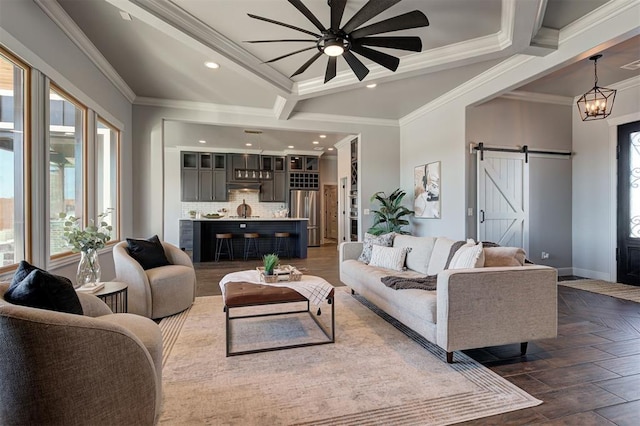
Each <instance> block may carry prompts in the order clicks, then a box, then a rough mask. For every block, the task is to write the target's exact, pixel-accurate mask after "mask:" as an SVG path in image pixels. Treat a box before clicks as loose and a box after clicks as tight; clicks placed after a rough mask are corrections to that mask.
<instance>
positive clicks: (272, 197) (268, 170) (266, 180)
mask: <svg viewBox="0 0 640 426" xmlns="http://www.w3.org/2000/svg"><path fill="white" fill-rule="evenodd" d="M260 163H261V164H260V166H261V168H262V180H261V182H262V185H261V186H260V201H262V202H279V203H284V202H285V201H286V193H287V186H286V185H287V179H286V173H285V171H284V169H285V158H284V157H272V156H262V157H261V158H260Z"/></svg>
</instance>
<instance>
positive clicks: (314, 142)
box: [312, 141, 320, 145]
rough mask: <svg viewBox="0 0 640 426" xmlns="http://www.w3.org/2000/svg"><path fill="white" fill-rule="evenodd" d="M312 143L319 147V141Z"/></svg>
mask: <svg viewBox="0 0 640 426" xmlns="http://www.w3.org/2000/svg"><path fill="white" fill-rule="evenodd" d="M312 143H313V144H314V145H318V144H319V143H320V142H318V141H313V142H312Z"/></svg>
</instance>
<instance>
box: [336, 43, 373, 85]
mask: <svg viewBox="0 0 640 426" xmlns="http://www.w3.org/2000/svg"><path fill="white" fill-rule="evenodd" d="M342 56H343V57H344V59H345V61H347V64H349V66H350V67H351V69H352V70H353V73H354V74H355V75H356V77H358V80H360V81H362V80H363V79H364V78H365V77H366V76H367V74H369V68H367V67H366V66H365V65H364V64H363V63H362V62H360V59H358V58H356V57H355V56H354V54H353V53H351V52H349V51H348V50H347V51H345V52H344V53H343V54H342Z"/></svg>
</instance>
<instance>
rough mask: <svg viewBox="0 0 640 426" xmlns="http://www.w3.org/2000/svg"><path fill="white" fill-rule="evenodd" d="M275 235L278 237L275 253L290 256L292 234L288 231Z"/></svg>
mask: <svg viewBox="0 0 640 426" xmlns="http://www.w3.org/2000/svg"><path fill="white" fill-rule="evenodd" d="M273 236H274V237H275V239H276V248H275V250H274V251H275V254H277V255H280V253H284V254H285V256H284V257H289V237H291V234H289V233H288V232H276V233H275V234H273Z"/></svg>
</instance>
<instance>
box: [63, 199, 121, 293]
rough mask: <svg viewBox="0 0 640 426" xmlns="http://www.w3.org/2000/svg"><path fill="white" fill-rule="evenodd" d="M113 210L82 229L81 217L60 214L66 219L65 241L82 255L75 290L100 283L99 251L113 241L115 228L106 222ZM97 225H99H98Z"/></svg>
mask: <svg viewBox="0 0 640 426" xmlns="http://www.w3.org/2000/svg"><path fill="white" fill-rule="evenodd" d="M112 210H113V209H107V211H106V212H103V213H100V214H99V215H98V219H97V221H94V220H93V219H91V220H90V221H89V225H88V226H87V227H85V228H84V229H83V228H82V223H81V221H80V218H79V217H76V216H67V214H66V213H60V218H61V219H64V221H65V222H64V228H63V230H64V233H63V236H64V239H65V241H66V242H67V245H68V246H69V247H71V251H72V252H74V253H78V252H79V253H80V263H79V264H78V272H77V274H76V284H75V286H74V287H75V288H78V287H82V286H96V285H98V283H99V282H100V262H99V261H98V250H99V249H101V248H103V247H104V246H105V245H106V243H107V241H109V240H110V239H111V230H112V229H113V227H112V226H111V225H109V224H108V223H107V222H105V221H104V218H105V217H107V216H108V215H109V214H110V213H111V211H112ZM96 223H97V224H96Z"/></svg>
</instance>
